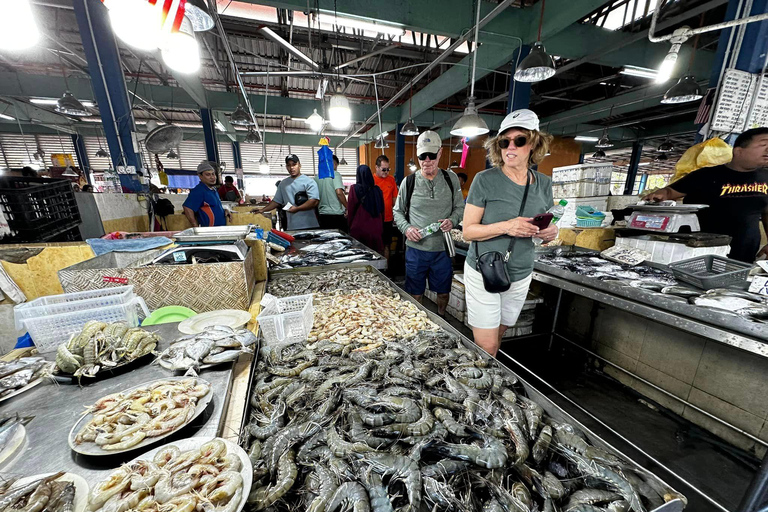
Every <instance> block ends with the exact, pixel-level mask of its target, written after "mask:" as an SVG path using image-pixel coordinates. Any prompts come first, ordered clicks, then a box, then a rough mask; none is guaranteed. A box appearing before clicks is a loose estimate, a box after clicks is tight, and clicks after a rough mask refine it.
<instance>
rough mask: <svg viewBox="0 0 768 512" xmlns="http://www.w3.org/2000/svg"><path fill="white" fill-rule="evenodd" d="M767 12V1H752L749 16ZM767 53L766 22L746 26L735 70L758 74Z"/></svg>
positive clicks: (767, 34) (767, 24)
mask: <svg viewBox="0 0 768 512" xmlns="http://www.w3.org/2000/svg"><path fill="white" fill-rule="evenodd" d="M766 12H768V0H754V2H753V3H752V11H751V12H749V13H748V15H749V16H754V15H755V14H764V13H766ZM766 51H768V21H758V22H755V23H750V24H748V25H747V30H746V31H745V32H744V42H743V43H742V45H741V51H740V52H739V56H738V58H737V60H736V69H740V70H742V71H747V72H749V73H759V72H760V71H762V69H763V63H764V62H765V52H766Z"/></svg>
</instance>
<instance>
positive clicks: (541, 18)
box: [536, 0, 546, 42]
mask: <svg viewBox="0 0 768 512" xmlns="http://www.w3.org/2000/svg"><path fill="white" fill-rule="evenodd" d="M545 1H546V0H541V15H540V16H539V35H538V36H537V38H536V40H537V41H539V42H541V27H542V25H544V3H545Z"/></svg>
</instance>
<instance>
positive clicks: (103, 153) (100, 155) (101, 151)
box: [96, 147, 109, 158]
mask: <svg viewBox="0 0 768 512" xmlns="http://www.w3.org/2000/svg"><path fill="white" fill-rule="evenodd" d="M96 156H97V157H98V158H109V153H107V151H106V150H105V149H104V148H102V147H99V149H98V150H97V151H96Z"/></svg>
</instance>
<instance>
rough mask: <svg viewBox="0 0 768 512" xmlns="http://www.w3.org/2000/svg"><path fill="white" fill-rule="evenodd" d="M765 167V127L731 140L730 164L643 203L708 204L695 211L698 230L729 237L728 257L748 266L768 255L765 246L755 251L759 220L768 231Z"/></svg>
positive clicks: (767, 145) (706, 170) (701, 172)
mask: <svg viewBox="0 0 768 512" xmlns="http://www.w3.org/2000/svg"><path fill="white" fill-rule="evenodd" d="M767 167H768V128H755V129H752V130H747V131H745V132H744V133H742V134H741V135H739V136H738V137H737V138H736V141H735V142H734V144H733V159H732V160H731V161H730V162H729V163H727V164H725V165H718V166H715V167H704V168H702V169H698V170H696V171H693V172H692V173H690V174H688V175H686V176H684V177H683V178H681V179H679V180H677V181H676V182H674V183H672V184H671V185H669V186H668V187H665V188H663V189H661V190H657V191H656V192H652V193H650V194H648V195H647V196H645V197H644V199H646V200H650V201H665V200H670V199H680V198H685V202H686V203H687V204H706V205H708V206H709V208H705V209H703V210H701V211H700V212H698V216H699V223H700V225H701V231H702V232H705V233H719V234H722V235H728V236H730V237H731V252H730V254H728V257H729V258H733V259H736V260H741V261H745V262H748V263H752V262H753V261H755V258H756V257H757V256H760V255H765V256H768V245H766V246H765V247H763V248H762V249H760V222H761V221H762V223H763V228H764V229H766V231H768V168H767ZM758 250H759V252H758Z"/></svg>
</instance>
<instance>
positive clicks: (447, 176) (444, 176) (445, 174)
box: [440, 169, 453, 206]
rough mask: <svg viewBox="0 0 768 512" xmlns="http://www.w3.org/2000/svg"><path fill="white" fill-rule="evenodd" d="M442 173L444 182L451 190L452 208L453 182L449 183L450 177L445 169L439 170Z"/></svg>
mask: <svg viewBox="0 0 768 512" xmlns="http://www.w3.org/2000/svg"><path fill="white" fill-rule="evenodd" d="M440 170H441V171H442V173H443V178H445V182H446V183H448V188H449V189H451V206H453V182H452V181H451V175H450V174H448V171H446V170H445V169H440Z"/></svg>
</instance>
